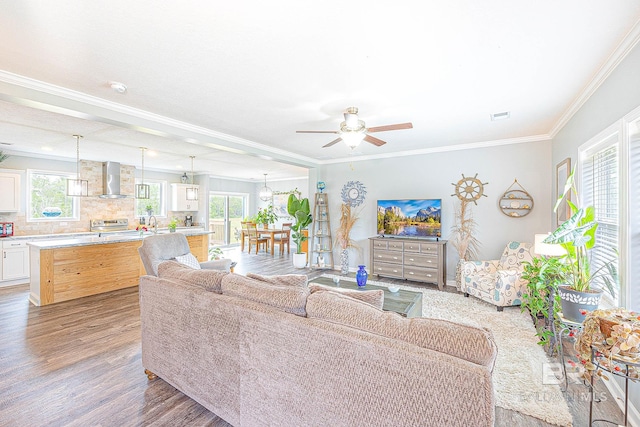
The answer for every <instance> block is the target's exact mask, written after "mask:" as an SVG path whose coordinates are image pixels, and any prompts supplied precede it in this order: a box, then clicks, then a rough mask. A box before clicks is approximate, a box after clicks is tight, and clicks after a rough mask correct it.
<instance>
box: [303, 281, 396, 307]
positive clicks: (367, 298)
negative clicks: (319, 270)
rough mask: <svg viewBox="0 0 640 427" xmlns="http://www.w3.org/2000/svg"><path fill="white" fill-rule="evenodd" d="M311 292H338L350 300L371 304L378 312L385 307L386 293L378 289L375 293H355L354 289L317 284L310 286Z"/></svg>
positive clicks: (371, 291)
mask: <svg viewBox="0 0 640 427" xmlns="http://www.w3.org/2000/svg"><path fill="white" fill-rule="evenodd" d="M309 291H310V292H311V293H312V294H313V293H314V292H337V293H339V294H341V295H346V296H348V297H350V298H355V299H357V300H360V301H364V302H366V303H367V304H371V305H372V306H374V307H375V308H377V309H378V310H382V306H383V305H384V291H383V290H382V289H377V290H375V291H373V290H370V291H354V290H352V289H342V288H334V287H329V286H323V285H319V284H317V283H311V284H310V285H309Z"/></svg>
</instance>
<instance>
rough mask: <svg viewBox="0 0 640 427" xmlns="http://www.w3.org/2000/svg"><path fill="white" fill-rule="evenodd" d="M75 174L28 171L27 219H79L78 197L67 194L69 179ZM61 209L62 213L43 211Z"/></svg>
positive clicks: (74, 176) (73, 177)
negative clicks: (48, 214)
mask: <svg viewBox="0 0 640 427" xmlns="http://www.w3.org/2000/svg"><path fill="white" fill-rule="evenodd" d="M69 178H71V179H75V178H76V175H75V174H69V173H65V172H46V171H37V170H28V171H27V183H28V188H27V194H28V200H27V204H28V206H27V221H59V220H67V221H68V220H76V221H77V220H79V219H80V215H79V208H78V207H79V203H78V200H79V198H78V197H71V196H67V179H69ZM57 209H59V210H60V211H61V213H60V215H58V216H55V217H52V216H46V215H45V214H44V213H43V212H49V211H55V210H57Z"/></svg>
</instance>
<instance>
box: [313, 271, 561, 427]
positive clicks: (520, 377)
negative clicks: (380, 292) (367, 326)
mask: <svg viewBox="0 0 640 427" xmlns="http://www.w3.org/2000/svg"><path fill="white" fill-rule="evenodd" d="M324 276H325V277H333V275H330V274H325V275H324ZM340 279H341V280H350V281H355V279H351V278H345V277H343V276H340ZM367 283H370V284H373V285H380V286H385V283H384V282H375V281H370V280H369V281H367ZM400 288H401V289H406V290H410V291H414V292H422V293H423V297H422V307H423V308H422V315H423V317H434V318H438V319H446V320H451V321H455V322H460V323H465V324H468V325H473V326H480V327H485V328H488V329H489V330H491V331H492V332H493V336H494V338H495V341H496V344H497V346H498V357H497V359H496V366H495V368H494V371H493V383H494V387H495V397H496V405H497V406H499V407H501V408H504V409H509V410H512V411H516V412H520V413H522V414H525V415H529V416H531V417H534V418H538V419H540V420H543V421H545V422H547V423H549V424H554V425H558V426H571V425H572V416H571V413H570V412H569V407H568V406H567V402H566V400H565V399H564V396H563V394H562V392H561V391H560V387H559V386H558V384H557V382H556V381H555V379H554V378H549V372H550V371H549V370H548V368H549V366H548V365H547V364H548V363H549V362H550V361H549V358H548V357H547V355H546V354H545V352H544V350H543V349H542V347H540V346H539V345H538V339H537V337H536V336H535V328H534V327H533V323H532V322H531V317H530V316H529V315H528V314H527V313H521V312H520V308H517V307H513V308H505V310H504V311H503V312H498V311H497V310H496V307H495V306H493V305H491V304H488V303H485V302H483V301H480V300H479V299H477V298H473V297H469V298H465V297H464V295H462V294H454V293H450V292H441V291H437V290H431V289H421V288H415V287H410V286H400ZM543 369H544V373H546V374H547V375H546V376H544V377H543ZM543 379H544V380H543ZM545 383H547V384H545Z"/></svg>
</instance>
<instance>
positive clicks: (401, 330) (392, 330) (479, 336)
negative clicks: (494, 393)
mask: <svg viewBox="0 0 640 427" xmlns="http://www.w3.org/2000/svg"><path fill="white" fill-rule="evenodd" d="M307 317H309V318H318V319H322V320H326V321H330V322H334V323H339V324H342V325H346V326H350V327H353V328H356V329H360V330H363V331H367V332H371V333H373V334H376V335H382V336H385V337H388V338H393V339H397V340H402V341H405V342H408V343H410V344H414V345H416V346H419V347H422V348H428V349H432V350H436V351H440V352H443V353H447V354H450V355H452V356H455V357H459V358H461V359H465V360H468V361H469V362H472V363H476V364H480V365H486V366H490V368H491V369H493V364H494V363H495V355H496V348H495V344H494V341H493V337H492V335H491V332H490V331H489V330H486V329H482V328H476V327H473V326H468V325H463V324H458V323H454V322H449V321H447V320H441V319H431V318H424V317H422V318H412V319H407V318H404V317H402V316H400V315H399V314H397V313H394V312H390V311H381V310H378V309H376V308H374V307H372V306H371V305H370V304H367V303H365V302H363V301H358V300H355V299H353V298H350V297H347V296H345V295H341V294H339V293H337V292H314V293H313V294H311V295H309V298H307Z"/></svg>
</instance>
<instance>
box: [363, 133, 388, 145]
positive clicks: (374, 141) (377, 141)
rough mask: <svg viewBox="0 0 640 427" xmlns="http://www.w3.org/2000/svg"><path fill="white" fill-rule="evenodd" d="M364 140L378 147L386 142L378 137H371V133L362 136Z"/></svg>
mask: <svg viewBox="0 0 640 427" xmlns="http://www.w3.org/2000/svg"><path fill="white" fill-rule="evenodd" d="M364 140H365V141H367V142H370V143H372V144H373V145H376V146H378V147H380V146H381V145H384V144H386V141H383V140H381V139H378V138H376V137H373V136H371V135H367V136H365V137H364Z"/></svg>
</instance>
